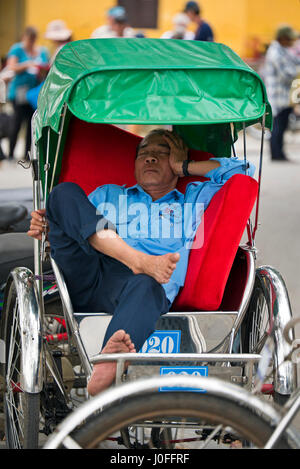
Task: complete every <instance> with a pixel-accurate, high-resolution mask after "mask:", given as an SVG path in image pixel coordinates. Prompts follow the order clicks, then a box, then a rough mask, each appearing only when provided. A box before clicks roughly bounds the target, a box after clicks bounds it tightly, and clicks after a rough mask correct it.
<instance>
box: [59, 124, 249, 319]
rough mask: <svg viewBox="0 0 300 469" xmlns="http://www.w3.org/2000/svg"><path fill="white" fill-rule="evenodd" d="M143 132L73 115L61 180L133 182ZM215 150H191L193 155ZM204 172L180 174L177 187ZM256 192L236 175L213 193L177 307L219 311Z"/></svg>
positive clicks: (86, 185)
mask: <svg viewBox="0 0 300 469" xmlns="http://www.w3.org/2000/svg"><path fill="white" fill-rule="evenodd" d="M140 140H141V137H138V136H136V135H133V134H131V133H129V132H126V131H124V130H121V129H119V128H118V127H115V126H112V125H107V124H91V123H87V122H83V121H80V120H79V119H75V118H73V119H72V120H71V122H70V127H69V131H68V137H67V141H66V144H65V148H64V156H63V162H62V169H61V174H60V179H59V182H75V183H77V184H78V185H79V186H80V187H82V189H83V190H84V191H85V193H86V194H89V193H90V192H92V191H93V190H94V189H96V188H97V187H98V186H101V185H103V184H118V185H123V184H126V185H127V186H132V185H134V184H136V180H135V177H134V161H135V153H136V147H137V144H138V143H139V141H140ZM211 156H212V155H210V154H208V153H205V152H201V151H195V150H191V151H190V157H191V159H194V160H206V159H208V158H210V157H211ZM204 179H205V178H201V177H188V178H180V179H179V180H178V185H177V189H178V190H180V191H181V192H184V191H185V187H186V185H187V184H188V182H191V181H194V180H204ZM256 195H257V182H256V181H255V180H254V179H252V178H250V177H248V176H244V175H236V176H233V177H232V178H231V179H230V180H229V181H228V182H227V183H226V184H225V185H224V186H223V187H222V188H221V189H220V191H218V193H217V194H216V195H215V196H214V197H213V199H212V201H211V203H210V205H209V207H208V208H207V210H206V212H205V216H204V244H203V246H202V248H201V249H192V250H191V254H190V259H189V266H188V270H187V276H186V282H185V286H184V288H183V289H182V290H181V291H180V293H179V295H178V296H177V298H176V300H175V302H174V305H173V310H183V309H184V310H186V311H188V310H195V309H196V310H207V311H213V310H217V309H218V308H219V306H220V304H221V301H222V296H223V292H224V289H225V285H226V281H227V278H228V276H229V272H230V269H231V266H232V263H233V260H234V257H235V254H236V251H237V249H238V245H239V243H240V240H241V237H242V235H243V232H244V229H245V226H246V223H247V220H248V218H249V216H250V213H251V210H252V207H253V204H254V202H255V199H256Z"/></svg>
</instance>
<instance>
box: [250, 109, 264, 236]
mask: <svg viewBox="0 0 300 469" xmlns="http://www.w3.org/2000/svg"><path fill="white" fill-rule="evenodd" d="M265 124H266V113H264V115H263V118H262V124H261V125H262V132H261V144H260V155H259V173H258V194H257V202H256V211H255V224H254V228H253V231H252V237H253V240H254V239H255V235H256V231H257V227H258V213H259V202H260V189H261V177H262V161H263V152H264V137H265V131H266V128H265Z"/></svg>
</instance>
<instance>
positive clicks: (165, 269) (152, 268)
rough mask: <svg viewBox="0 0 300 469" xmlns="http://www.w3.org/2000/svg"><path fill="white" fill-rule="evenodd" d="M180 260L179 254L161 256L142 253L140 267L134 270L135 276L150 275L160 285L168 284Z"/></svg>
mask: <svg viewBox="0 0 300 469" xmlns="http://www.w3.org/2000/svg"><path fill="white" fill-rule="evenodd" d="M179 259H180V254H179V253H178V252H170V253H167V254H163V255H161V256H151V255H149V254H144V253H141V256H140V258H139V264H138V266H137V267H136V268H133V269H132V270H133V272H134V273H135V274H140V273H142V274H147V275H150V276H151V277H153V278H154V279H155V280H157V282H159V283H168V281H169V280H170V278H171V275H172V273H173V272H174V270H175V269H176V264H177V262H178V261H179Z"/></svg>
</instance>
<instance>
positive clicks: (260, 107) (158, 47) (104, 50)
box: [35, 38, 272, 159]
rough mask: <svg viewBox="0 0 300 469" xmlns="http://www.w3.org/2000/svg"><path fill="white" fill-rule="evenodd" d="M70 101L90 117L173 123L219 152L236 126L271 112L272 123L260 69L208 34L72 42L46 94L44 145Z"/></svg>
mask: <svg viewBox="0 0 300 469" xmlns="http://www.w3.org/2000/svg"><path fill="white" fill-rule="evenodd" d="M65 105H66V106H67V109H68V112H67V114H68V115H75V116H76V117H77V118H79V119H82V120H84V121H88V122H94V123H106V124H152V125H161V124H171V125H174V127H175V129H176V131H177V132H178V133H179V134H180V135H181V136H182V137H183V138H184V139H185V141H186V143H187V144H188V145H189V146H190V147H191V148H195V149H202V150H205V151H209V152H211V153H213V154H215V155H216V156H218V155H221V156H230V153H231V144H232V140H234V139H235V138H236V135H237V132H238V131H239V130H240V129H241V128H242V126H243V125H244V124H245V125H246V126H247V125H251V124H253V123H255V122H259V121H260V120H261V119H262V116H263V115H264V114H265V113H266V126H267V127H268V128H271V127H272V113H271V107H270V105H269V103H268V100H267V95H266V90H265V87H264V84H263V82H262V80H261V78H260V77H259V75H258V74H257V73H256V72H255V71H254V70H252V69H251V68H250V67H249V66H248V65H247V64H245V63H244V62H243V61H242V59H241V58H240V57H239V56H238V55H237V54H235V53H234V52H233V51H232V50H231V49H230V48H229V47H227V46H226V45H224V44H217V43H207V42H202V41H185V40H172V39H147V38H140V39H137V38H131V39H124V38H116V39H87V40H82V41H74V42H70V43H69V44H67V45H65V46H64V47H63V48H62V49H61V50H60V52H59V53H58V54H57V56H56V59H55V61H54V63H53V65H52V67H51V69H50V71H49V74H48V76H47V79H46V81H45V83H44V85H43V87H42V90H41V92H40V95H39V99H38V109H37V113H36V116H35V134H36V135H35V137H36V140H37V141H40V140H43V142H40V143H41V145H40V147H41V153H44V149H45V145H46V143H45V138H46V134H47V132H45V130H46V129H49V130H50V133H51V141H52V144H51V142H50V144H51V145H53V144H55V142H56V141H57V135H58V132H59V130H60V123H61V118H62V110H63V108H64V106H65ZM66 122H68V118H67V119H66ZM231 124H233V131H232V128H231ZM233 134H234V136H233ZM44 136H45V137H44ZM41 156H42V159H44V157H43V155H41Z"/></svg>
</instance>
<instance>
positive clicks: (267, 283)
mask: <svg viewBox="0 0 300 469" xmlns="http://www.w3.org/2000/svg"><path fill="white" fill-rule="evenodd" d="M257 275H258V276H259V277H260V278H261V280H262V282H263V285H264V289H265V292H266V294H267V298H269V306H270V314H271V317H272V318H273V321H274V342H275V346H274V356H273V360H274V369H275V378H274V389H275V391H276V392H278V393H280V394H283V395H290V394H292V392H293V391H294V390H295V389H296V387H297V379H296V370H295V366H294V364H293V363H291V362H290V361H286V357H287V356H288V355H289V353H290V352H291V347H292V346H291V345H290V344H288V343H287V342H286V341H285V339H284V335H283V331H284V327H285V325H286V324H287V323H288V322H289V321H290V320H291V319H292V310H291V305H290V300H289V296H288V292H287V288H286V286H285V283H284V280H283V278H282V277H281V275H280V273H279V272H278V271H277V270H275V269H274V268H273V267H271V266H266V265H265V266H261V267H260V268H258V269H257Z"/></svg>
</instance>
